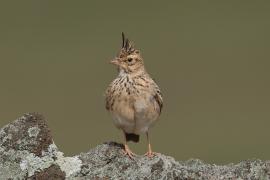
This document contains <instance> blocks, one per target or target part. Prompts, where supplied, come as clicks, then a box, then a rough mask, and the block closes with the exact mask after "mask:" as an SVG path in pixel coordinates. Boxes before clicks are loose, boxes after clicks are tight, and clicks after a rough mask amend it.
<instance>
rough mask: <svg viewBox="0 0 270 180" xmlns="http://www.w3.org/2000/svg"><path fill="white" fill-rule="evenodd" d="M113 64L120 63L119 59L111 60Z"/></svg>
mask: <svg viewBox="0 0 270 180" xmlns="http://www.w3.org/2000/svg"><path fill="white" fill-rule="evenodd" d="M110 63H111V64H114V65H119V61H118V59H113V60H111V61H110Z"/></svg>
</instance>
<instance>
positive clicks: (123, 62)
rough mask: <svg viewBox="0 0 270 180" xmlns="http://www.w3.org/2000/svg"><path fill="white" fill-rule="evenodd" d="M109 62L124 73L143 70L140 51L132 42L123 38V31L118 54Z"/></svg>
mask: <svg viewBox="0 0 270 180" xmlns="http://www.w3.org/2000/svg"><path fill="white" fill-rule="evenodd" d="M110 62H111V63H112V64H114V65H116V66H117V67H118V69H119V70H120V71H123V72H125V73H136V72H139V71H142V70H144V64H143V59H142V57H141V54H140V51H139V50H137V49H135V47H134V44H133V42H131V41H129V40H128V39H127V38H125V35H124V33H122V48H121V50H120V52H119V53H118V55H117V56H116V57H115V58H114V59H113V60H111V61H110Z"/></svg>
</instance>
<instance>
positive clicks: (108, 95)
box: [105, 83, 114, 111]
mask: <svg viewBox="0 0 270 180" xmlns="http://www.w3.org/2000/svg"><path fill="white" fill-rule="evenodd" d="M105 96H106V98H105V103H106V106H105V107H106V109H107V110H108V111H110V110H112V106H113V103H114V98H113V90H112V83H111V84H110V85H109V87H108V88H107V90H106V93H105Z"/></svg>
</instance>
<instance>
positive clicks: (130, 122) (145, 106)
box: [111, 98, 159, 134]
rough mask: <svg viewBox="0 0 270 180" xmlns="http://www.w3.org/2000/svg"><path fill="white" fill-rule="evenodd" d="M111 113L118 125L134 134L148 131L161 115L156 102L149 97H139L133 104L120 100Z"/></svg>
mask: <svg viewBox="0 0 270 180" xmlns="http://www.w3.org/2000/svg"><path fill="white" fill-rule="evenodd" d="M111 113H112V116H113V119H114V123H115V125H116V127H118V128H120V129H122V130H124V131H125V132H126V133H134V134H141V133H146V132H147V131H148V130H149V128H150V127H151V126H152V125H153V124H154V122H156V120H157V118H158V116H159V113H158V112H156V109H155V104H154V103H153V102H152V101H150V100H149V99H147V98H139V99H137V100H136V101H134V103H133V104H132V103H130V102H128V101H118V102H116V103H115V107H114V110H113V111H112V112H111Z"/></svg>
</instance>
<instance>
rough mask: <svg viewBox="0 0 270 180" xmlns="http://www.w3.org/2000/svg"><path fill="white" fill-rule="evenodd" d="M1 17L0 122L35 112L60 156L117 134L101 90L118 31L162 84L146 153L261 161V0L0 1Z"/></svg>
mask: <svg viewBox="0 0 270 180" xmlns="http://www.w3.org/2000/svg"><path fill="white" fill-rule="evenodd" d="M0 22H1V24H0V27H1V28H0V63H1V64H0V83H1V85H0V119H1V120H0V126H2V125H4V124H7V123H8V122H10V121H12V120H14V119H16V118H17V117H19V116H21V115H22V114H23V113H25V112H40V113H42V114H43V115H44V116H45V117H46V118H47V119H48V122H49V126H50V128H51V130H52V133H53V136H54V140H55V143H56V144H57V145H58V147H59V148H60V149H61V150H62V151H64V152H65V154H66V155H74V154H78V153H79V152H82V151H88V150H89V149H90V148H93V147H95V146H96V145H97V144H100V143H102V142H105V141H112V140H113V141H118V142H121V141H122V139H123V137H122V133H121V132H120V131H119V130H117V129H116V128H115V127H114V125H113V123H112V120H111V117H110V116H109V114H108V113H107V112H106V110H105V108H104V92H105V89H106V88H107V85H108V84H109V83H110V82H111V80H113V79H114V77H115V76H116V73H117V71H116V69H115V67H113V66H111V65H110V64H109V63H108V61H109V60H110V59H111V58H113V57H114V56H115V55H116V53H117V52H118V50H119V48H120V46H121V32H122V31H124V32H125V33H126V35H127V36H128V37H129V38H130V39H131V40H133V41H134V42H135V44H136V47H137V48H139V49H141V50H142V54H143V57H144V59H145V64H146V67H147V69H148V72H149V73H150V74H151V75H152V76H153V77H154V78H155V80H156V81H157V83H158V84H159V86H160V87H161V89H162V91H163V95H164V110H163V113H162V116H161V118H160V121H159V122H158V123H157V124H156V126H155V127H154V128H153V129H152V130H151V132H150V136H151V140H152V144H153V148H154V150H155V151H157V152H162V153H164V154H167V155H171V156H174V157H175V158H176V159H177V160H187V159H189V158H200V159H202V160H204V161H206V162H209V163H217V164H223V163H229V162H238V161H240V160H243V159H248V158H261V159H270V153H269V152H270V141H269V137H270V132H269V128H270V95H269V91H270V82H269V80H270V71H269V65H270V62H269V58H270V33H269V32H270V1H190V0H187V1H167V2H166V3H165V1H164V2H162V1H55V0H50V1H41V0H35V1H1V2H0ZM146 147H147V146H146V140H145V136H143V137H142V141H141V142H140V143H139V144H132V145H131V148H132V149H133V150H134V151H135V152H136V153H138V154H143V153H144V152H145V151H146Z"/></svg>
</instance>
